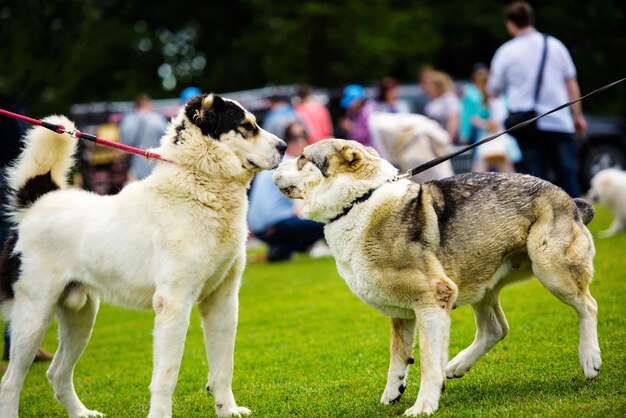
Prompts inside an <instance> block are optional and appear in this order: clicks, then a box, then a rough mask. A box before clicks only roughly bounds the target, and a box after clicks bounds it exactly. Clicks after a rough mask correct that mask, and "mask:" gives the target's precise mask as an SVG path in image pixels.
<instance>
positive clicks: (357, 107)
mask: <svg viewBox="0 0 626 418" xmlns="http://www.w3.org/2000/svg"><path fill="white" fill-rule="evenodd" d="M339 104H340V106H341V107H342V108H343V109H345V112H346V113H345V116H344V117H343V118H342V119H341V120H340V121H339V124H340V126H341V128H342V129H343V130H344V131H345V134H346V138H347V139H352V140H354V141H357V142H360V143H361V144H363V145H366V146H369V147H373V148H375V146H374V142H373V140H372V136H371V133H370V129H369V116H370V114H371V113H372V112H374V111H375V110H376V104H375V102H374V101H373V100H369V99H368V98H367V95H366V94H365V89H364V88H363V86H361V85H358V84H350V85H348V86H346V87H345V88H344V89H343V96H342V97H341V100H340V102H339Z"/></svg>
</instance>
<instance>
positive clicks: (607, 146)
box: [578, 115, 626, 192]
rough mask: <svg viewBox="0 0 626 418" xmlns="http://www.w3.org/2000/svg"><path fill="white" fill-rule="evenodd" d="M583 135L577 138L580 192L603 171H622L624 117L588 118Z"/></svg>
mask: <svg viewBox="0 0 626 418" xmlns="http://www.w3.org/2000/svg"><path fill="white" fill-rule="evenodd" d="M585 118H586V119H587V125H588V129H587V134H586V135H585V136H584V137H581V138H580V147H579V150H578V178H579V181H580V187H581V191H583V192H586V191H587V190H588V189H589V183H590V181H591V178H592V177H593V176H594V175H596V174H597V173H598V172H599V171H600V170H603V169H605V168H617V169H620V170H624V169H626V117H611V116H588V115H585Z"/></svg>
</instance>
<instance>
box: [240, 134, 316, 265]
mask: <svg viewBox="0 0 626 418" xmlns="http://www.w3.org/2000/svg"><path fill="white" fill-rule="evenodd" d="M282 136H283V139H284V141H285V142H286V143H287V150H286V151H285V156H284V157H283V160H290V159H293V158H297V157H298V156H299V155H300V154H302V151H303V150H304V147H306V146H307V134H306V130H305V128H304V124H303V123H301V122H292V123H291V124H289V125H288V126H287V128H286V129H285V132H284V135H282ZM273 174H274V171H273V170H272V171H262V172H260V173H258V174H257V175H256V177H255V178H254V182H253V184H252V190H251V191H250V208H249V210H248V224H249V226H250V230H251V232H252V234H253V235H254V236H255V237H257V238H258V239H259V240H261V241H263V242H265V243H266V244H268V246H269V250H268V253H267V261H270V262H272V261H285V260H289V259H290V258H291V256H292V255H293V253H294V252H305V251H307V250H309V248H310V247H311V246H312V245H313V244H314V243H315V242H316V241H318V240H320V239H322V238H323V237H324V224H322V223H319V222H314V221H310V220H308V219H302V218H301V217H300V216H298V214H297V211H296V207H295V206H294V201H293V200H291V199H289V198H287V197H285V196H284V195H283V194H282V193H281V192H280V190H278V187H276V185H275V184H274V181H273V180H272V175H273Z"/></svg>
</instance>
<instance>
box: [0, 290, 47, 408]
mask: <svg viewBox="0 0 626 418" xmlns="http://www.w3.org/2000/svg"><path fill="white" fill-rule="evenodd" d="M39 296H42V297H41V298H40V297H39ZM47 302H49V300H46V297H45V295H40V294H37V295H34V294H32V293H29V294H26V292H23V291H21V290H16V292H15V299H14V302H13V309H12V311H11V315H10V322H9V327H10V330H11V353H10V358H11V361H10V362H9V367H8V369H7V371H6V373H5V374H4V376H3V377H2V384H1V389H0V417H1V418H13V417H17V413H18V408H19V400H20V392H21V391H22V386H23V384H24V379H25V378H26V373H27V372H28V369H29V368H30V365H31V364H32V362H33V360H34V359H35V355H36V354H37V350H38V349H39V346H40V344H41V341H42V339H43V336H44V333H45V332H46V330H47V329H48V327H49V326H50V321H51V319H52V313H53V303H47Z"/></svg>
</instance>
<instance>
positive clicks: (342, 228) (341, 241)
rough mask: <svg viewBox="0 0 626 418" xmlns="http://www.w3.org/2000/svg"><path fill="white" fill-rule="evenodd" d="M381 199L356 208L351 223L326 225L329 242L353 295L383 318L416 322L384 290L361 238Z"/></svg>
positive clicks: (338, 221) (405, 308) (372, 200)
mask: <svg viewBox="0 0 626 418" xmlns="http://www.w3.org/2000/svg"><path fill="white" fill-rule="evenodd" d="M378 198H380V197H378ZM378 198H371V199H370V200H371V202H370V201H368V202H366V203H363V204H359V205H358V206H355V207H354V208H353V209H352V210H351V211H350V218H349V219H339V220H337V221H336V223H332V224H328V225H326V227H325V236H326V240H327V241H328V245H329V247H330V249H331V251H332V254H333V256H334V257H335V261H336V264H337V270H338V271H339V275H340V276H341V278H342V279H343V280H344V281H345V282H346V284H347V285H348V287H349V288H350V290H351V291H352V293H354V294H355V295H356V296H357V297H358V298H359V299H360V300H362V301H363V302H364V303H366V304H367V305H369V306H370V307H372V308H374V309H376V310H377V311H379V312H380V313H382V314H383V315H386V316H389V317H394V318H413V317H414V316H415V314H414V312H413V310H412V309H411V308H410V307H409V306H403V305H404V304H403V303H402V302H400V301H398V300H397V299H396V298H394V297H393V296H391V295H389V294H388V293H387V292H385V291H384V290H383V289H381V287H380V285H379V283H377V278H376V277H375V275H374V274H375V273H374V272H372V270H370V269H369V268H368V267H367V264H366V263H367V260H366V257H367V256H366V255H365V254H364V251H363V247H362V239H361V237H362V235H363V233H364V226H365V225H367V223H368V220H369V219H370V217H371V211H372V210H373V208H375V207H376V200H377V199H378ZM344 221H345V222H344Z"/></svg>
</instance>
